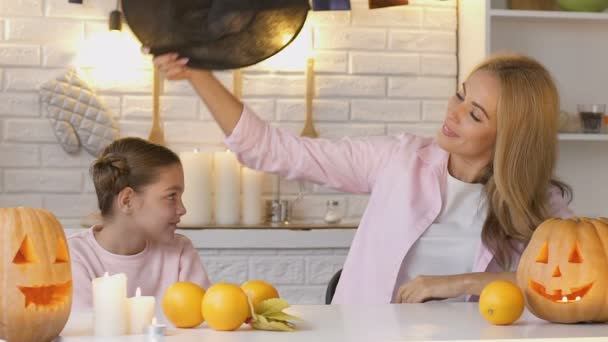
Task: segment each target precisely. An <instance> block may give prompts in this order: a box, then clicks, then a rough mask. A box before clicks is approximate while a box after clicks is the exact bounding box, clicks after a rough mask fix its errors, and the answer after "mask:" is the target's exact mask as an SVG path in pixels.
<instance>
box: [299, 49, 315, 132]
mask: <svg viewBox="0 0 608 342" xmlns="http://www.w3.org/2000/svg"><path fill="white" fill-rule="evenodd" d="M314 66H315V60H314V59H312V58H308V60H307V61H306V122H305V123H304V129H303V130H302V133H300V135H301V136H303V137H309V138H316V137H318V136H319V134H318V133H317V131H316V130H315V126H314V124H313V121H312V99H313V97H314V92H315V82H314Z"/></svg>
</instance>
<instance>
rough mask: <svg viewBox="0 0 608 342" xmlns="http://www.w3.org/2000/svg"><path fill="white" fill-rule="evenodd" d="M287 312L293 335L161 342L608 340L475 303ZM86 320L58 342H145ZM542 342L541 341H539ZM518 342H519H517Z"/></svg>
mask: <svg viewBox="0 0 608 342" xmlns="http://www.w3.org/2000/svg"><path fill="white" fill-rule="evenodd" d="M288 311H289V312H290V313H292V314H294V315H296V316H299V317H301V318H303V319H304V320H305V322H300V323H298V331H297V332H291V333H289V332H267V331H255V330H251V328H250V327H249V326H246V325H243V326H242V327H241V328H240V329H239V330H237V331H232V332H219V331H214V330H212V329H210V328H209V327H208V326H207V325H206V324H203V325H202V326H200V327H198V328H196V329H169V336H166V337H165V339H164V340H165V341H168V342H170V341H176V342H179V341H181V342H202V341H205V342H210V341H213V342H216V341H217V342H238V341H247V342H256V341H264V342H272V341H289V342H298V341H307V342H316V341H428V340H430V341H442V340H492V339H500V340H501V342H504V341H505V340H504V339H507V340H508V339H534V340H533V341H535V342H536V341H539V342H540V341H543V340H544V339H549V340H547V341H551V342H557V341H572V342H574V341H581V342H591V341H593V342H595V341H608V324H575V325H566V324H551V323H548V322H545V321H542V320H539V319H537V318H535V317H534V316H532V315H531V314H530V313H529V312H528V311H525V312H524V315H523V316H522V317H521V318H520V319H519V321H518V322H517V323H516V324H514V325H511V326H494V325H491V324H489V323H487V322H486V321H485V320H484V319H483V318H482V317H481V316H480V315H479V312H478V309H477V304H476V303H441V302H433V303H426V304H403V305H376V306H369V305H365V306H349V305H344V306H340V305H294V306H293V307H290V308H289V309H288ZM90 320H91V316H90V315H87V314H77V313H75V314H73V315H72V317H70V321H69V322H68V325H67V326H66V328H65V329H64V331H63V333H62V337H61V338H60V341H61V342H86V341H104V342H105V341H108V342H112V341H116V342H118V341H124V342H126V341H133V342H134V341H140V342H142V341H146V338H145V336H144V335H131V336H121V337H115V338H95V337H93V336H90V335H91V334H92V330H91V324H90ZM538 339H541V340H538ZM518 341H520V342H521V340H518Z"/></svg>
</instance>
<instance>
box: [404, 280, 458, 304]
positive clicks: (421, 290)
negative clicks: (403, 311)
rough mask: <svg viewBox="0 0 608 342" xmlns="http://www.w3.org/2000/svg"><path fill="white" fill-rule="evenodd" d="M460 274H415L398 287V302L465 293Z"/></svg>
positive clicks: (421, 301) (432, 298)
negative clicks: (414, 276)
mask: <svg viewBox="0 0 608 342" xmlns="http://www.w3.org/2000/svg"><path fill="white" fill-rule="evenodd" d="M461 276H462V275H448V276H424V275H421V276H417V277H416V278H414V279H412V280H411V281H409V282H407V283H405V284H404V285H402V286H401V287H400V288H399V292H398V297H397V302H398V303H424V302H427V301H430V300H438V299H446V298H453V297H458V296H461V295H463V294H465V293H464V292H465V289H464V282H463V281H462V277H461Z"/></svg>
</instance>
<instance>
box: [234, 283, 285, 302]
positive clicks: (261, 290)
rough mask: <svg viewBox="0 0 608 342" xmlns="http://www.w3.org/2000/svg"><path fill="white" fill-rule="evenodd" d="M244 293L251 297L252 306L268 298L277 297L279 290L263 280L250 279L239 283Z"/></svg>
mask: <svg viewBox="0 0 608 342" xmlns="http://www.w3.org/2000/svg"><path fill="white" fill-rule="evenodd" d="M241 288H242V289H243V291H245V294H247V296H248V297H249V298H250V299H251V304H253V307H254V308H255V307H257V306H258V304H260V303H261V302H263V301H265V300H266V299H270V298H279V292H278V291H277V289H275V288H274V286H272V285H270V284H269V283H267V282H265V281H263V280H250V281H246V282H244V283H243V285H241Z"/></svg>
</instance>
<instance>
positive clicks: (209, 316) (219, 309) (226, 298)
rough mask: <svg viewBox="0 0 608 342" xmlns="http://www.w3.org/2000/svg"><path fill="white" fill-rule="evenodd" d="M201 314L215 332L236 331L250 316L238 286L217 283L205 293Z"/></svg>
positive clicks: (246, 303)
mask: <svg viewBox="0 0 608 342" xmlns="http://www.w3.org/2000/svg"><path fill="white" fill-rule="evenodd" d="M202 313H203V316H204V317H205V320H206V321H207V324H208V325H209V326H210V327H211V328H213V329H215V330H235V329H238V327H240V326H241V324H243V323H245V321H246V320H247V318H248V317H249V315H250V309H249V302H248V301H247V295H246V294H245V292H244V291H243V289H241V288H240V287H239V286H238V285H235V284H229V283H217V284H215V285H212V286H211V287H210V288H209V289H208V290H207V293H205V297H204V298H203V306H202Z"/></svg>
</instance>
